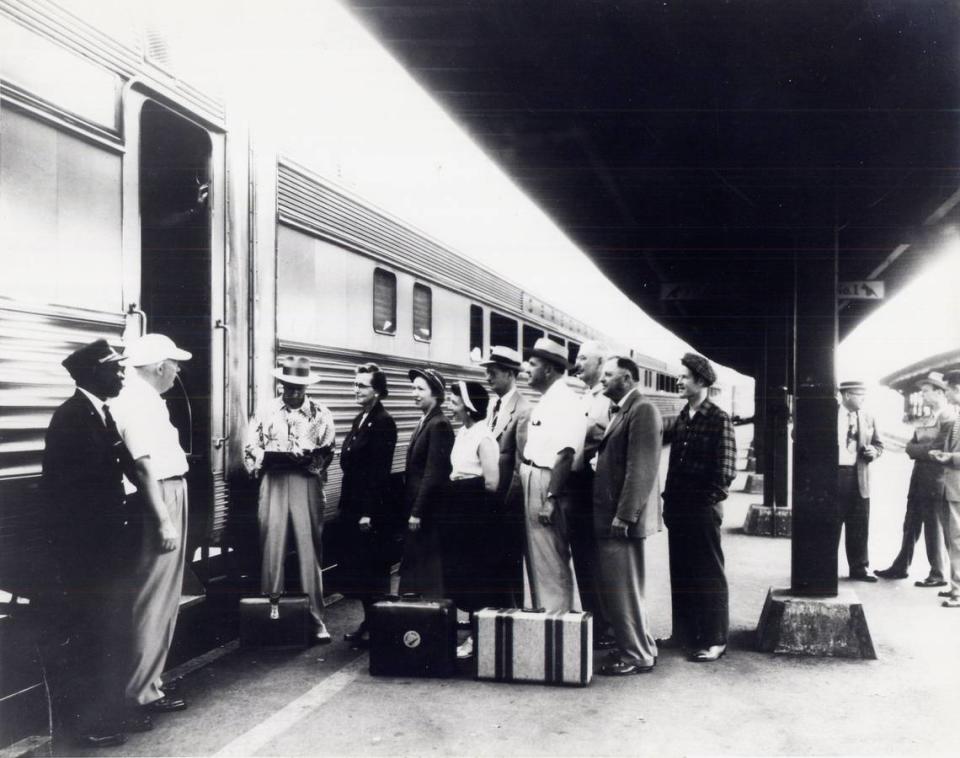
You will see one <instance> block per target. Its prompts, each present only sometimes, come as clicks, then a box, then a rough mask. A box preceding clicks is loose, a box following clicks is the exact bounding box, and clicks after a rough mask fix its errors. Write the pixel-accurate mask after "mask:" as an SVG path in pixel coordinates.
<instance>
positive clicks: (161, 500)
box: [111, 334, 191, 712]
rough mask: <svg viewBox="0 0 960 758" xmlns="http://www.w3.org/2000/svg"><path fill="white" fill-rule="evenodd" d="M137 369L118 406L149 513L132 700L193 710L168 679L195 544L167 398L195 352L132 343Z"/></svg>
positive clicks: (140, 568)
mask: <svg viewBox="0 0 960 758" xmlns="http://www.w3.org/2000/svg"><path fill="white" fill-rule="evenodd" d="M124 357H125V358H127V366H128V367H130V368H132V369H133V370H132V371H130V372H129V373H128V375H127V381H126V384H125V385H124V387H123V389H122V390H121V391H120V394H119V395H118V396H117V399H116V400H114V401H113V402H112V403H111V408H112V409H113V414H114V416H115V418H116V420H117V429H118V430H119V431H120V436H121V437H123V441H124V442H125V443H126V445H127V448H128V449H129V450H130V454H131V455H132V456H133V460H134V464H135V466H136V481H135V482H134V484H135V485H136V487H137V490H138V498H137V499H138V500H139V502H140V504H141V507H142V509H143V511H144V516H145V518H144V523H143V530H142V537H141V539H142V541H141V544H140V546H139V549H138V551H137V565H136V570H135V574H134V576H133V577H132V581H131V585H132V587H133V591H134V593H135V594H134V597H133V641H134V647H133V651H132V653H133V654H132V657H131V660H130V662H129V665H130V670H129V678H128V680H127V691H126V695H127V700H128V701H129V702H130V703H131V704H132V705H133V706H134V707H135V708H139V709H141V710H142V711H158V712H167V711H178V710H183V709H184V708H186V707H187V704H186V702H185V701H184V700H183V699H182V698H179V697H174V696H172V695H167V694H165V693H164V691H163V688H162V682H161V680H160V675H161V674H162V673H163V669H164V666H165V665H166V661H167V653H168V652H169V650H170V644H171V642H172V641H173V632H174V629H175V628H176V625H177V614H178V611H179V608H180V591H181V585H182V583H183V566H184V561H185V559H186V544H187V540H186V537H187V482H186V479H185V478H184V477H185V476H186V474H187V470H188V468H189V467H188V464H187V457H186V455H185V454H184V452H183V449H182V448H181V447H180V435H179V432H178V431H177V429H176V427H174V425H173V424H172V423H171V422H170V412H169V410H168V408H167V404H166V401H164V399H163V397H162V395H163V393H164V392H166V391H167V390H169V389H170V388H171V387H172V386H173V384H174V382H175V381H176V378H177V374H179V373H180V362H181V361H187V360H189V359H190V358H191V354H190V353H188V352H187V351H186V350H181V349H180V348H179V347H177V346H176V345H175V344H174V342H173V340H171V339H170V338H169V337H167V336H165V335H163V334H147V335H144V336H143V337H140V338H138V339H135V340H133V341H131V342H130V343H129V344H128V345H127V348H126V350H125V352H124Z"/></svg>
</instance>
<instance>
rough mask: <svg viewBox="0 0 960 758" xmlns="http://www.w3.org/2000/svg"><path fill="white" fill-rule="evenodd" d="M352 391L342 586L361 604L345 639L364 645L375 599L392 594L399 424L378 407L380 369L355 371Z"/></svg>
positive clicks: (382, 390) (343, 452)
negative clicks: (393, 480)
mask: <svg viewBox="0 0 960 758" xmlns="http://www.w3.org/2000/svg"><path fill="white" fill-rule="evenodd" d="M353 387H354V392H355V394H356V399H357V403H358V404H359V405H360V408H361V410H360V413H358V414H357V417H356V418H355V419H354V420H353V425H352V426H351V427H350V431H349V433H348V434H347V438H346V439H345V440H344V441H343V447H342V448H341V449H340V468H342V469H343V484H342V487H341V490H340V523H341V524H342V532H341V533H342V535H343V543H344V545H343V546H344V552H343V557H342V559H341V561H340V586H341V587H342V588H343V592H344V594H345V595H347V596H348V597H354V598H357V599H359V600H360V601H361V602H362V603H363V621H362V622H361V623H360V626H359V627H357V629H355V630H354V631H352V632H347V633H346V634H345V635H344V638H345V639H346V640H347V641H349V642H358V643H361V644H363V643H366V642H368V641H369V639H370V638H369V635H368V633H367V610H368V609H369V607H370V605H371V604H372V603H373V601H374V599H375V598H376V596H377V595H381V594H385V593H387V592H389V590H390V563H391V560H392V551H391V545H392V541H393V535H394V531H395V528H396V526H397V522H398V521H399V515H398V514H395V513H393V508H392V506H393V505H394V503H393V499H392V498H391V497H390V469H391V467H392V465H393V451H394V448H395V447H396V444H397V425H396V423H394V420H393V417H392V416H391V415H390V414H389V413H387V410H386V408H384V407H383V405H382V403H381V402H380V401H381V400H382V399H383V398H385V397H387V395H388V394H389V391H388V389H387V377H386V375H385V374H384V373H383V371H381V370H380V367H379V366H377V365H376V364H375V363H366V364H364V365H362V366H358V367H357V371H356V378H355V379H354V384H353Z"/></svg>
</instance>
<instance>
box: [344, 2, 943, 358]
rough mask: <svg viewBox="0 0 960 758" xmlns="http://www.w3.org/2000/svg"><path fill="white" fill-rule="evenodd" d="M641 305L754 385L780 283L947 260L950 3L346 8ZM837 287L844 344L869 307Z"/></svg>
mask: <svg viewBox="0 0 960 758" xmlns="http://www.w3.org/2000/svg"><path fill="white" fill-rule="evenodd" d="M346 5H347V7H348V8H349V9H350V10H351V11H352V12H353V13H354V14H355V15H356V16H357V17H358V18H359V19H360V20H361V22H362V23H364V24H365V25H366V26H367V27H368V28H369V29H370V30H371V32H372V33H373V34H374V35H375V36H376V37H377V38H378V39H379V40H380V41H381V43H382V44H384V45H385V47H386V48H387V49H388V50H389V51H390V52H391V53H392V54H393V55H394V56H395V57H396V58H397V59H398V61H399V62H400V63H401V64H402V65H403V66H404V67H405V68H406V69H407V70H408V71H409V72H410V73H411V74H412V75H413V76H414V78H415V79H416V80H417V81H418V82H419V83H420V84H421V85H423V86H424V87H425V88H426V89H427V90H428V91H429V92H431V93H432V95H433V97H435V98H436V99H437V100H438V101H439V102H440V104H441V105H442V106H443V107H444V108H445V109H447V110H448V112H450V113H451V115H452V116H453V117H454V118H455V119H456V120H458V121H459V122H460V123H461V124H462V125H463V126H464V127H465V128H466V130H467V131H468V133H469V134H470V135H471V136H472V137H473V138H474V139H475V140H476V141H477V142H478V143H479V144H480V145H481V146H482V147H483V149H484V150H485V151H486V152H487V153H488V154H489V155H490V156H491V157H492V158H493V160H495V161H496V162H497V163H498V164H500V165H501V166H502V167H503V168H504V169H505V170H506V171H507V172H508V173H509V174H510V175H511V176H512V177H513V178H514V180H515V181H516V182H517V183H518V184H519V185H520V186H521V187H523V189H524V190H525V191H526V192H527V193H529V195H530V196H531V197H532V198H533V199H534V200H535V201H536V202H537V203H538V204H539V205H540V206H541V207H542V208H543V209H544V210H545V211H546V212H547V213H548V214H549V215H550V216H551V217H552V218H553V219H554V220H555V221H556V223H557V224H558V225H559V226H560V227H561V228H562V229H563V230H564V231H565V233H566V234H567V235H569V237H570V238H571V239H572V240H573V241H574V242H575V243H576V244H577V245H578V246H579V247H580V248H581V249H582V250H583V251H584V252H586V253H587V254H588V255H590V256H591V257H592V259H593V260H594V261H595V262H596V264H597V265H598V266H599V267H600V269H601V270H602V271H603V272H604V273H605V274H606V275H607V276H609V277H610V278H611V279H612V280H613V281H615V282H616V283H617V284H618V286H619V287H621V288H622V289H623V291H624V292H625V293H626V294H627V295H628V296H629V297H630V298H631V299H632V300H634V302H636V303H637V304H638V305H639V306H640V307H641V308H642V309H643V310H645V311H646V312H647V313H649V314H650V315H651V316H653V317H654V318H656V319H657V320H659V321H660V322H661V323H662V324H664V325H665V326H666V327H668V328H669V329H671V330H673V331H674V332H675V333H676V334H677V335H678V336H679V337H681V338H682V339H684V340H686V341H687V342H689V343H690V344H692V345H694V346H695V347H697V348H698V349H700V350H702V351H703V352H705V353H706V354H708V355H710V356H711V357H712V358H714V359H716V360H718V361H720V362H722V363H725V364H727V365H729V366H731V367H733V368H736V369H737V370H739V371H742V372H744V373H747V374H751V375H754V376H756V375H757V361H758V357H759V355H760V354H761V353H762V348H763V344H764V343H763V340H764V339H766V337H765V334H766V333H767V331H768V328H769V325H770V324H771V323H776V322H780V323H782V324H787V323H789V320H790V318H791V314H792V302H793V287H794V271H795V267H798V266H799V267H802V266H803V265H804V260H805V259H808V260H809V258H810V257H811V256H820V255H824V254H829V253H830V251H832V250H833V249H834V247H835V246H836V247H837V249H838V250H839V279H840V281H841V282H854V283H863V282H877V281H879V282H882V284H883V286H884V289H885V293H886V296H887V297H889V296H891V295H892V294H895V293H896V292H897V291H898V289H900V288H901V287H902V286H903V285H904V283H906V282H907V281H909V279H910V278H911V277H912V276H913V275H915V274H916V273H917V272H918V271H919V269H920V267H921V266H922V265H924V264H925V263H928V262H930V261H932V260H933V259H934V258H936V257H937V256H939V255H946V254H950V253H951V252H952V253H954V254H960V253H958V250H960V243H958V237H957V232H956V230H955V229H954V227H953V223H954V222H955V220H956V217H957V214H958V210H957V209H956V208H955V206H956V205H957V204H958V202H960V192H958V188H960V162H958V148H960V130H958V125H960V124H958V121H960V111H958V104H960V97H958V95H960V92H958V90H960V8H958V6H957V5H956V3H955V2H953V1H952V0H949V1H948V0H925V1H924V2H903V1H898V0H869V1H868V0H850V1H849V2H842V3H811V2H809V0H781V1H780V2H776V3H765V2H751V1H748V0H729V1H728V2H721V1H719V0H683V2H679V1H678V2H673V1H669V0H666V1H665V0H658V1H656V2H653V1H648V0H636V1H635V2H620V3H615V2H588V1H587V0H582V1H581V0H572V1H570V2H561V3H558V2H556V0H523V2H517V0H482V2H431V1H429V0H394V1H393V2H388V3H384V2H381V0H346ZM847 294H854V295H857V296H858V297H863V298H867V299H862V300H858V299H854V300H844V301H843V302H842V303H841V307H840V336H841V337H843V336H844V335H845V334H846V333H848V332H849V331H850V329H852V328H853V326H855V325H856V324H857V323H858V322H859V321H861V320H862V319H863V318H864V317H865V316H866V315H867V314H869V313H870V312H871V310H872V309H873V308H875V307H877V305H878V304H879V303H880V302H882V301H880V300H877V299H870V298H873V297H875V296H876V295H878V294H879V293H878V292H877V291H876V287H875V286H874V285H872V284H862V285H857V286H856V288H855V289H853V290H849V291H848V292H847Z"/></svg>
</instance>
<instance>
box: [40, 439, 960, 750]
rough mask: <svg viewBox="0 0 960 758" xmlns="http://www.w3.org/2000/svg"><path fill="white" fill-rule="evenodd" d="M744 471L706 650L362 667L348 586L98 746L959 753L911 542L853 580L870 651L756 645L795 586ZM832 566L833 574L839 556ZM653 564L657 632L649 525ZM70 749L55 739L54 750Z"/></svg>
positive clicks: (664, 593) (665, 604)
mask: <svg viewBox="0 0 960 758" xmlns="http://www.w3.org/2000/svg"><path fill="white" fill-rule="evenodd" d="M909 471H910V462H909V461H908V460H907V458H906V456H905V455H903V454H902V453H898V452H892V451H891V452H889V453H888V454H887V455H885V456H884V457H883V458H882V459H881V460H880V461H879V462H878V463H877V464H875V465H874V467H873V475H874V485H873V486H874V497H873V500H872V522H871V540H870V552H871V558H872V568H881V567H884V566H886V565H888V563H889V561H890V560H891V559H892V558H893V556H894V555H895V553H896V550H897V548H898V546H899V536H900V525H901V520H902V517H903V508H904V499H905V493H906V484H907V479H908V476H909ZM743 480H744V475H742V474H741V476H740V477H739V478H738V481H737V482H736V483H735V485H734V490H735V491H734V492H733V493H732V494H731V497H730V498H729V500H728V506H727V509H726V515H725V520H724V549H725V552H726V557H727V565H728V576H729V580H730V588H731V593H730V594H731V608H730V610H731V640H730V649H729V651H728V654H727V655H726V656H725V657H724V658H723V659H721V660H720V661H718V662H717V663H714V664H695V663H690V662H688V661H686V660H685V659H684V658H683V656H682V655H681V654H680V653H679V652H676V651H663V652H662V653H661V655H660V658H659V660H658V663H657V667H656V670H655V671H654V673H652V674H650V675H642V676H634V677H626V678H622V679H609V678H606V677H602V676H597V677H595V678H594V681H593V683H592V684H591V685H590V686H589V687H587V688H584V689H581V688H559V687H549V686H538V685H519V684H514V685H511V684H501V683H493V682H478V681H474V680H472V679H471V678H470V676H469V674H468V673H467V672H466V670H465V671H464V672H463V675H462V676H461V677H460V678H457V679H450V680H423V679H404V678H397V679H392V678H374V677H371V676H370V675H369V674H368V672H367V654H366V652H364V651H362V650H358V649H354V648H351V647H350V646H349V645H348V644H347V643H345V642H344V641H343V639H342V636H343V633H344V632H345V631H347V630H349V629H351V628H353V627H354V626H355V624H356V623H357V621H358V615H359V607H358V605H357V604H356V603H354V602H351V601H344V602H340V603H337V604H335V605H333V606H331V607H330V609H329V620H328V626H329V628H330V631H331V633H332V634H333V636H334V642H333V644H331V645H328V646H323V647H321V646H315V647H312V648H310V649H308V650H305V651H298V652H293V653H292V652H263V651H253V650H243V649H237V648H236V646H235V645H233V646H228V647H227V648H225V649H223V650H221V651H220V652H219V653H217V654H215V655H214V656H212V657H213V658H215V660H213V661H212V662H210V663H208V664H207V665H204V666H202V667H199V668H196V669H195V670H193V671H191V672H190V673H187V674H185V675H183V676H182V677H181V678H180V680H179V692H180V693H182V694H183V695H184V696H185V697H186V698H188V699H189V701H190V707H189V709H188V710H187V711H184V712H182V713H176V714H169V715H160V716H157V717H156V718H155V719H154V722H155V728H154V729H153V731H152V732H149V733H143V734H132V735H130V738H129V741H128V742H127V743H126V745H125V746H123V747H122V748H119V749H115V750H104V751H101V753H100V754H102V755H105V756H107V755H133V756H165V755H178V756H210V755H236V756H240V755H262V756H279V755H284V756H307V755H325V756H341V755H343V756H348V755H372V756H423V755H458V756H459V755H478V756H487V755H489V756H502V755H523V756H526V755H536V756H541V755H542V756H578V755H584V756H608V755H610V756H613V755H617V756H619V755H649V756H658V757H659V756H681V755H813V754H815V755H897V756H905V755H937V754H951V755H955V754H956V753H955V751H956V737H955V731H954V730H955V728H956V727H955V725H954V724H953V722H952V716H953V713H954V710H955V707H954V702H955V694H956V693H955V687H956V682H957V681H958V680H960V656H958V655H957V648H956V640H957V639H960V611H955V610H948V609H944V608H941V607H940V606H939V602H938V598H937V597H936V590H931V589H920V588H916V587H914V585H913V580H915V579H920V578H923V576H925V569H926V566H925V557H924V554H923V548H922V545H921V546H918V547H919V550H918V555H917V557H916V558H915V562H914V566H913V567H912V574H911V577H910V580H904V581H896V582H880V583H877V584H863V583H852V584H854V587H853V588H854V590H855V592H856V593H857V594H858V595H859V597H860V599H861V600H862V602H863V606H864V610H865V613H866V617H867V621H868V623H869V625H870V629H871V631H872V634H873V638H874V642H875V644H876V646H877V651H878V655H879V659H878V660H875V661H862V660H843V659H825V658H798V657H785V656H773V655H769V654H762V653H758V652H755V650H754V643H753V639H754V629H755V627H756V624H757V621H758V619H759V616H760V611H761V608H762V606H763V601H764V597H765V595H766V593H767V590H768V588H769V587H771V586H774V587H787V586H788V585H789V569H790V543H789V541H788V540H785V539H778V538H772V537H750V536H747V535H745V534H743V532H742V523H743V519H744V516H745V514H746V511H747V508H748V507H749V505H750V504H751V503H752V502H756V501H757V500H758V496H756V495H748V494H745V493H743V492H742V491H740V490H742V488H743ZM840 566H841V575H845V574H846V563H845V561H844V559H843V557H842V556H841V560H840ZM647 574H648V595H649V602H650V611H651V618H652V620H653V624H654V628H655V632H656V634H657V635H658V636H660V635H665V634H667V633H669V624H670V597H669V579H668V574H667V540H666V535H665V534H660V535H657V536H656V537H654V538H652V539H650V540H648V554H647ZM848 584H851V583H850V582H848V581H847V580H845V579H841V585H848ZM598 655H599V654H598ZM174 673H176V672H174ZM73 750H74V752H75V749H73ZM70 752H71V748H70V746H56V752H55V754H57V755H63V754H68V753H70ZM84 754H90V755H94V754H98V753H94V752H92V751H91V752H89V753H84Z"/></svg>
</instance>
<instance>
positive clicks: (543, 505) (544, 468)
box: [520, 337, 586, 611]
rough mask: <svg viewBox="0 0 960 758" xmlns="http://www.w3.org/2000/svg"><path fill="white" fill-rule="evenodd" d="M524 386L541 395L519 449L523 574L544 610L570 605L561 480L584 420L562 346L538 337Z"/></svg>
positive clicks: (580, 443)
mask: <svg viewBox="0 0 960 758" xmlns="http://www.w3.org/2000/svg"><path fill="white" fill-rule="evenodd" d="M529 363H530V386H531V387H532V388H533V389H535V390H538V391H539V392H541V393H542V396H541V398H540V402H539V403H537V405H536V407H535V408H534V409H533V410H532V411H531V413H530V421H529V423H528V424H527V433H526V439H525V441H524V443H523V446H522V449H521V450H520V481H521V484H522V486H523V496H524V511H525V516H526V527H527V553H526V558H527V569H528V571H529V574H530V590H531V593H532V595H533V604H534V606H536V607H540V608H544V609H546V610H548V611H569V610H571V609H572V608H573V607H574V605H575V598H574V586H575V585H574V580H573V573H572V570H571V567H570V541H569V535H568V526H567V514H568V512H569V495H568V493H567V479H568V478H569V476H570V468H571V466H572V465H573V460H574V458H575V457H576V455H577V454H578V453H579V452H580V451H581V450H582V449H583V441H584V437H585V436H586V418H585V416H584V415H583V408H582V407H581V404H580V401H579V399H578V398H577V395H576V394H575V393H574V392H573V390H571V389H570V387H568V386H567V383H566V382H565V381H564V376H565V375H566V372H567V369H568V368H569V364H568V362H567V352H566V350H565V349H564V348H563V346H561V345H559V344H557V343H556V342H554V341H553V340H551V339H547V338H545V337H541V338H540V339H538V340H537V341H536V343H534V346H533V349H532V350H531V351H530V357H529Z"/></svg>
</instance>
